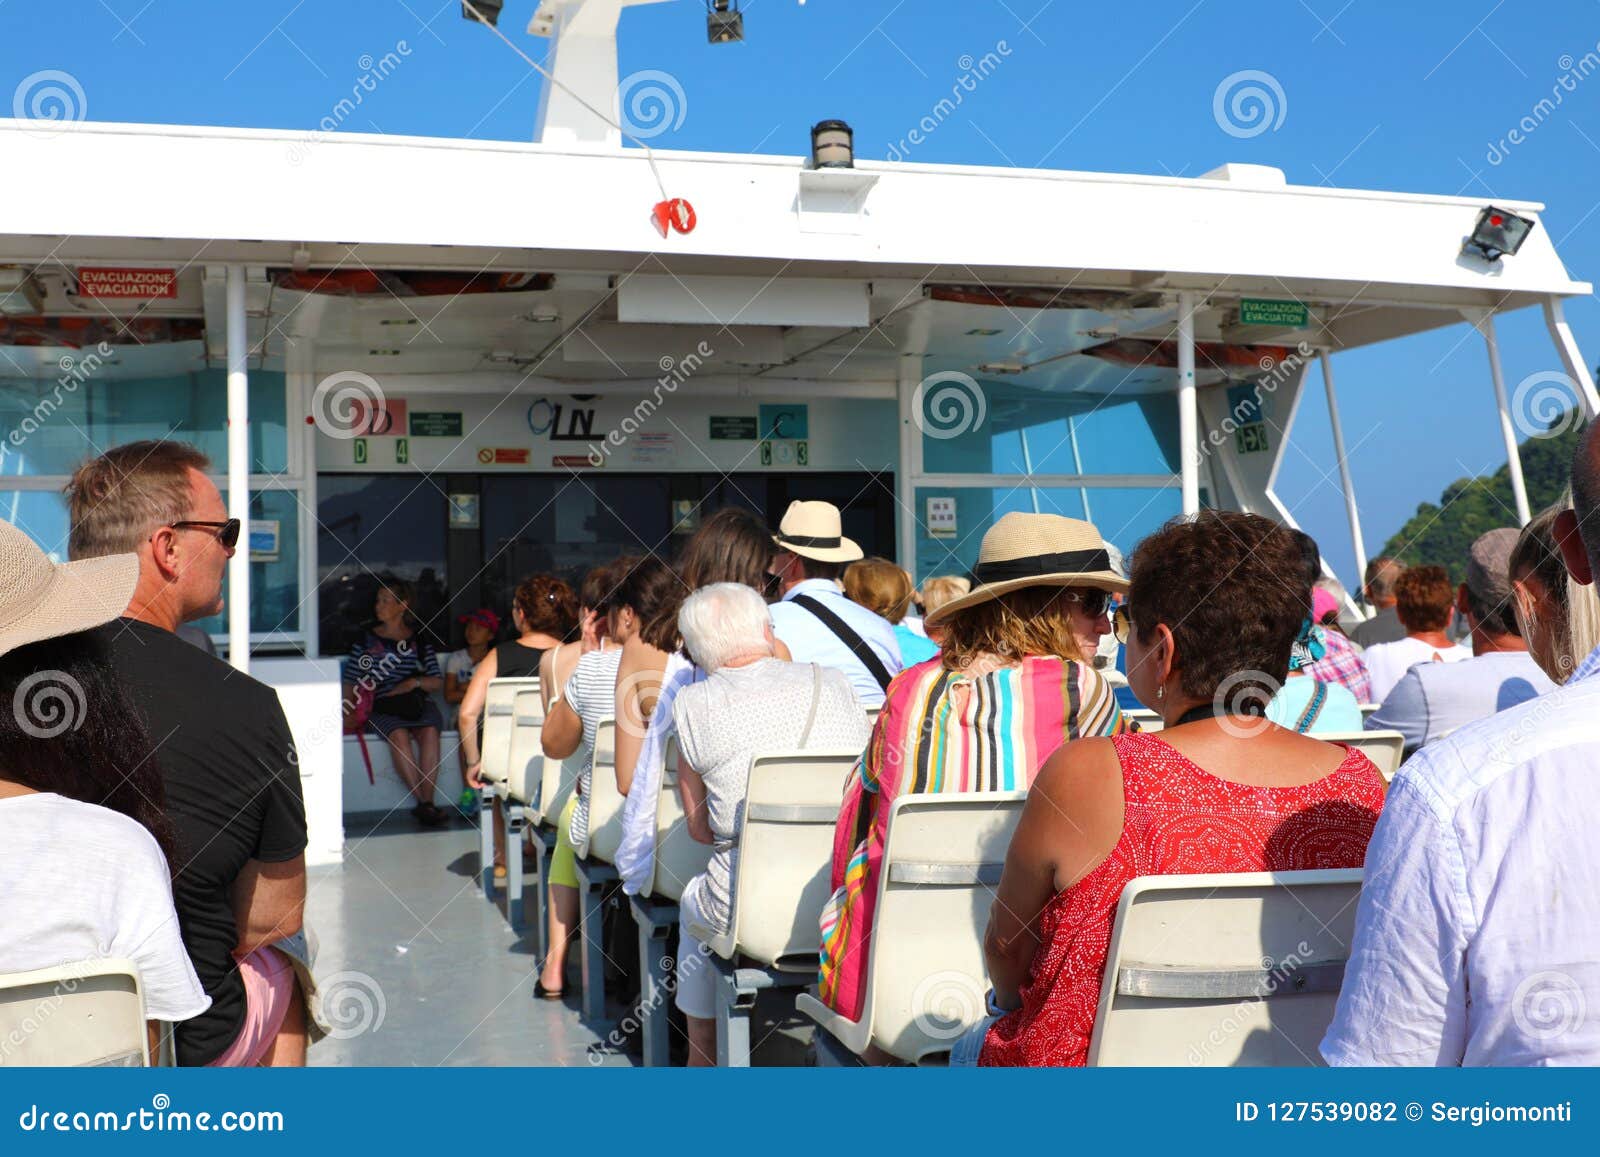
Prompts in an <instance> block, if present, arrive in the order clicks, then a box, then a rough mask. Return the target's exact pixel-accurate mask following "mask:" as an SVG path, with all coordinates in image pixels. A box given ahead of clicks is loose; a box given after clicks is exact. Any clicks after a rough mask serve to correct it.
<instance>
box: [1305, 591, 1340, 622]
mask: <svg viewBox="0 0 1600 1157" xmlns="http://www.w3.org/2000/svg"><path fill="white" fill-rule="evenodd" d="M1329 611H1333V612H1334V613H1335V614H1337V613H1338V611H1339V600H1338V599H1336V598H1334V597H1333V594H1332V592H1330V591H1325V590H1323V589H1322V588H1321V587H1312V588H1311V621H1312V622H1314V623H1321V622H1324V621H1325V620H1326V619H1327V617H1328V612H1329Z"/></svg>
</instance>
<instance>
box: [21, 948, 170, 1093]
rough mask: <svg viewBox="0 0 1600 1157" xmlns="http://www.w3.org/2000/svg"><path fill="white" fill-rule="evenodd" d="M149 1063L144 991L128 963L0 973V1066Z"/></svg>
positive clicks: (101, 962)
mask: <svg viewBox="0 0 1600 1157" xmlns="http://www.w3.org/2000/svg"><path fill="white" fill-rule="evenodd" d="M149 1063H150V1045H149V1038H148V1037H147V1036H146V1035H145V1014H144V991H143V990H142V989H141V987H140V985H139V967H138V965H136V964H134V962H133V961H131V960H88V961H83V962H81V963H76V964H63V965H58V966H57V967H54V968H41V969H37V970H35V971H31V972H11V973H3V974H0V1068H5V1067H7V1066H16V1067H24V1066H25V1067H29V1068H40V1067H46V1066H51V1067H54V1066H64V1067H73V1068H79V1067H94V1068H140V1067H143V1066H146V1065H148V1064H149Z"/></svg>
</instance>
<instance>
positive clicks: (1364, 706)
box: [1359, 703, 1383, 716]
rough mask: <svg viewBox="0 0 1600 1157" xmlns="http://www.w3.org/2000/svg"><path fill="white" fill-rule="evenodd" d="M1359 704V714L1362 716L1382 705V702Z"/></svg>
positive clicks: (1369, 713)
mask: <svg viewBox="0 0 1600 1157" xmlns="http://www.w3.org/2000/svg"><path fill="white" fill-rule="evenodd" d="M1359 706H1360V708H1361V714H1362V715H1363V716H1367V715H1371V714H1372V713H1373V712H1375V711H1377V709H1378V708H1379V707H1381V706H1383V704H1381V703H1362V704H1359Z"/></svg>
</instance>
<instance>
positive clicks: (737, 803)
mask: <svg viewBox="0 0 1600 1157" xmlns="http://www.w3.org/2000/svg"><path fill="white" fill-rule="evenodd" d="M678 627H679V631H680V632H681V634H682V636H683V644H684V649H685V650H686V651H687V652H688V654H689V655H690V656H691V657H692V658H693V660H694V663H695V665H696V666H697V667H699V668H700V669H701V670H702V671H705V672H706V678H705V679H704V680H703V681H702V682H698V683H692V684H690V685H689V686H687V687H684V688H683V689H682V690H680V691H679V692H678V694H677V697H676V699H675V700H674V701H673V705H672V715H673V719H674V721H675V723H676V726H677V733H678V746H679V750H680V752H681V755H680V757H679V760H678V792H679V795H681V796H682V798H683V810H684V816H685V820H686V823H687V825H688V829H689V834H690V836H692V837H693V838H694V839H695V840H698V841H699V842H700V843H702V844H709V845H711V847H712V849H713V851H712V856H711V862H710V864H709V865H708V866H707V868H706V870H705V872H703V873H702V874H700V875H698V876H695V877H694V878H693V879H692V880H690V881H689V882H688V883H687V884H686V885H685V886H684V889H683V898H682V900H681V901H680V902H679V912H680V914H681V921H682V929H683V939H682V943H681V944H680V945H679V949H678V995H677V1004H678V1008H679V1009H681V1010H682V1011H683V1014H684V1017H685V1019H686V1020H687V1022H688V1030H689V1064H690V1065H693V1066H701V1065H713V1064H715V1063H716V1056H717V1023H716V982H717V973H716V971H715V970H714V969H713V968H712V967H711V966H710V965H709V964H708V963H707V961H706V959H705V956H706V949H705V947H704V941H705V940H706V939H709V938H710V937H712V936H718V935H721V934H723V933H725V932H726V931H727V930H728V922H729V919H730V916H731V907H732V903H733V878H734V873H735V872H736V871H737V870H738V852H737V843H738V836H739V817H740V815H741V813H742V811H743V809H744V800H745V790H746V787H747V785H748V783H749V778H750V761H751V759H752V758H753V757H755V756H756V755H759V754H761V753H762V752H764V751H797V750H807V749H811V750H823V751H828V750H832V751H853V750H859V749H860V748H861V747H863V746H865V744H866V742H867V715H866V712H865V711H863V710H862V707H861V701H860V700H859V699H857V698H856V693H855V691H854V689H853V688H852V687H851V686H850V680H849V679H848V678H847V677H846V676H845V674H844V672H843V671H840V670H837V669H835V668H831V667H821V666H818V665H817V664H815V663H789V662H785V661H784V660H782V659H779V658H777V657H776V656H775V655H774V647H775V642H776V640H775V639H774V638H773V634H772V619H771V617H770V615H769V614H768V612H767V604H766V602H765V601H764V600H763V599H762V597H761V596H760V595H759V594H757V593H756V592H755V590H753V589H752V588H751V587H749V586H746V585H745V584H743V583H713V584H711V585H710V586H708V587H703V588H701V589H700V590H698V591H696V592H695V593H694V594H692V595H690V596H689V597H688V598H687V599H685V600H684V602H683V607H682V609H681V610H680V611H679V614H678Z"/></svg>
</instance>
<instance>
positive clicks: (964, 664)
mask: <svg viewBox="0 0 1600 1157" xmlns="http://www.w3.org/2000/svg"><path fill="white" fill-rule="evenodd" d="M1068 590H1069V588H1067V587H1048V586H1039V587H1023V588H1022V589H1020V590H1015V591H1008V592H1006V593H1005V594H1003V595H1001V596H999V597H998V598H994V599H990V600H989V601H988V602H986V603H977V604H975V605H973V606H970V607H967V608H966V609H965V610H960V611H956V612H955V613H954V614H953V615H951V616H950V617H949V618H948V619H946V620H945V621H944V622H942V623H940V624H939V628H940V630H941V631H942V632H943V633H944V643H943V650H941V652H940V655H939V657H940V660H941V661H942V662H943V664H944V667H945V669H946V670H947V671H963V670H965V669H967V668H968V667H970V666H972V665H973V663H975V662H977V661H978V660H979V659H981V658H983V657H986V656H992V657H994V658H996V659H999V660H1001V661H1002V662H1006V663H1015V662H1018V661H1020V660H1022V659H1025V658H1028V657H1029V656H1031V655H1054V656H1056V657H1057V658H1060V659H1071V660H1073V661H1074V662H1078V663H1088V662H1090V661H1092V658H1093V656H1085V655H1084V654H1083V652H1082V651H1081V650H1080V649H1079V648H1078V636H1077V633H1076V632H1075V631H1073V629H1072V618H1071V616H1070V614H1069V609H1070V607H1071V606H1072V604H1071V602H1069V601H1068V600H1067V598H1066V594H1067V591H1068Z"/></svg>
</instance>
